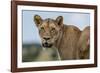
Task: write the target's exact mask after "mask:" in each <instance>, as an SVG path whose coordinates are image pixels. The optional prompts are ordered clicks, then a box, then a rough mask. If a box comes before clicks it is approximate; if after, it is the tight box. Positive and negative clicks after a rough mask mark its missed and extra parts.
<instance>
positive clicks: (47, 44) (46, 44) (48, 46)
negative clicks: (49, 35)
mask: <svg viewBox="0 0 100 73" xmlns="http://www.w3.org/2000/svg"><path fill="white" fill-rule="evenodd" d="M42 46H43V47H45V48H50V47H52V44H49V43H47V42H46V43H43V44H42Z"/></svg>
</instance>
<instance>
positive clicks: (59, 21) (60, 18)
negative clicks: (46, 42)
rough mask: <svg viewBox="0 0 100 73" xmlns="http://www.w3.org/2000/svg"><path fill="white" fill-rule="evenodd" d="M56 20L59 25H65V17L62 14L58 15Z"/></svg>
mask: <svg viewBox="0 0 100 73" xmlns="http://www.w3.org/2000/svg"><path fill="white" fill-rule="evenodd" d="M56 22H57V24H58V25H59V26H63V17H62V16H58V17H57V18H56Z"/></svg>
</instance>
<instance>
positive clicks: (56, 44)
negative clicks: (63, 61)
mask: <svg viewBox="0 0 100 73" xmlns="http://www.w3.org/2000/svg"><path fill="white" fill-rule="evenodd" d="M63 29H64V27H63V28H62V30H61V31H60V35H59V37H58V39H57V41H56V42H55V45H54V46H55V47H56V48H58V49H59V48H60V45H61V40H62V37H63Z"/></svg>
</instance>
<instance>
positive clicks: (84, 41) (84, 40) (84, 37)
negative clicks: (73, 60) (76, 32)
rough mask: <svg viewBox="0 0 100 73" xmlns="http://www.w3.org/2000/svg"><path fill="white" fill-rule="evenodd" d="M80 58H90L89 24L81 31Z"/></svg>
mask: <svg viewBox="0 0 100 73" xmlns="http://www.w3.org/2000/svg"><path fill="white" fill-rule="evenodd" d="M78 48H79V57H80V59H89V54H90V27H89V26H87V27H85V28H84V30H83V31H82V33H81V36H80V38H79V42H78Z"/></svg>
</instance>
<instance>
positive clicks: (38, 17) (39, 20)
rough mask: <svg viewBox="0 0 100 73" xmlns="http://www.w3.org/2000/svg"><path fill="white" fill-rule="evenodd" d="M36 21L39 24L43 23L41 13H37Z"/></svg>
mask: <svg viewBox="0 0 100 73" xmlns="http://www.w3.org/2000/svg"><path fill="white" fill-rule="evenodd" d="M34 22H35V24H36V25H37V26H39V25H40V24H41V23H42V18H41V17H40V16H39V15H35V16H34Z"/></svg>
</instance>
